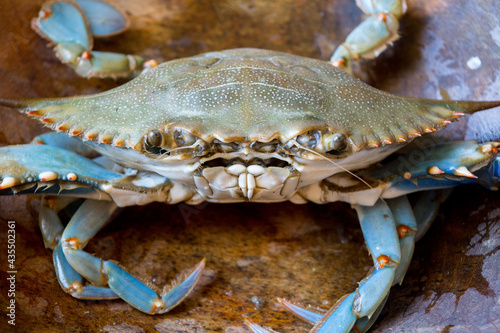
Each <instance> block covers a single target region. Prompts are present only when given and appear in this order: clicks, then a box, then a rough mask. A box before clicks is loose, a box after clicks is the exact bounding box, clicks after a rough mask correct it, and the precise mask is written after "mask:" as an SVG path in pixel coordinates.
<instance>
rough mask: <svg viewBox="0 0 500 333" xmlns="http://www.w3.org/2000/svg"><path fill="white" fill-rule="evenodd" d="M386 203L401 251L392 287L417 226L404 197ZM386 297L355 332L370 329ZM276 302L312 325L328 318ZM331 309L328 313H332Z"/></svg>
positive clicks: (400, 276)
mask: <svg viewBox="0 0 500 333" xmlns="http://www.w3.org/2000/svg"><path fill="white" fill-rule="evenodd" d="M386 202H387V205H388V207H389V208H390V210H391V212H392V214H393V217H394V220H395V221H396V230H397V231H398V236H399V246H400V249H401V260H400V264H399V266H397V268H396V272H395V279H394V281H393V285H394V284H396V283H401V282H402V279H403V277H404V275H405V273H406V270H407V269H408V266H409V264H410V261H411V257H412V255H413V249H414V245H415V234H416V227H417V224H416V221H415V217H414V216H413V212H412V208H411V205H410V203H409V202H408V199H407V198H406V196H403V197H400V198H395V199H389V200H386ZM351 295H352V294H351ZM387 297H388V294H387V296H386V297H385V299H384V300H383V301H382V302H381V303H380V305H379V306H378V308H377V310H375V312H374V313H373V314H372V315H371V316H369V317H362V318H360V319H358V320H357V321H356V324H355V326H354V328H355V329H357V331H359V332H366V331H367V330H368V329H369V328H370V327H371V325H372V324H373V323H374V322H375V320H376V319H377V317H378V315H379V314H380V312H381V311H382V309H383V307H384V305H385V303H386V301H387ZM278 301H279V302H280V303H281V305H283V306H284V307H285V309H286V310H288V311H290V312H291V313H293V314H294V315H296V316H297V317H299V318H301V319H303V320H305V321H307V322H309V323H311V324H313V325H314V324H316V323H318V322H319V321H320V320H321V319H322V318H323V317H324V316H328V314H326V315H323V314H319V313H316V312H313V311H310V310H306V309H304V308H301V307H299V306H297V305H295V304H292V303H290V302H288V301H286V300H284V299H281V298H279V299H278ZM337 305H338V304H337ZM337 305H334V306H333V307H332V309H335V308H336V306H337ZM332 309H331V310H330V311H332ZM253 325H255V324H253ZM255 332H257V331H255Z"/></svg>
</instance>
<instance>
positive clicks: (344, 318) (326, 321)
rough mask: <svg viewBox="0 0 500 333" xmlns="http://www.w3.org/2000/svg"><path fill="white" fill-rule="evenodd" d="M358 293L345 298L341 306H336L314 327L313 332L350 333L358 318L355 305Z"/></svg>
mask: <svg viewBox="0 0 500 333" xmlns="http://www.w3.org/2000/svg"><path fill="white" fill-rule="evenodd" d="M355 298H356V293H352V294H349V295H347V296H344V299H343V300H342V298H341V299H340V300H339V301H338V302H342V303H340V305H338V306H337V304H338V302H337V304H335V305H334V306H333V307H332V308H331V309H330V310H329V311H328V312H327V313H326V314H325V315H324V316H323V318H321V320H320V321H318V322H317V323H316V325H314V327H313V328H312V330H311V331H312V332H316V333H337V332H338V333H341V332H344V333H346V332H350V331H351V328H352V327H353V326H354V324H355V323H356V320H357V318H356V316H355V315H354V309H353V305H354V302H355Z"/></svg>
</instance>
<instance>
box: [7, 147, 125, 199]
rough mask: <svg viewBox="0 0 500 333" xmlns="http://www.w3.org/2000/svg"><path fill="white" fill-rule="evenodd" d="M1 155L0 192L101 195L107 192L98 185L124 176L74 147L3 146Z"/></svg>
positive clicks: (97, 196)
mask: <svg viewBox="0 0 500 333" xmlns="http://www.w3.org/2000/svg"><path fill="white" fill-rule="evenodd" d="M0 156H1V159H0V194H7V195H8V194H11V193H12V192H14V193H18V192H21V193H39V194H57V195H61V194H70V193H71V194H78V195H80V196H82V197H92V196H95V197H96V198H99V197H102V196H103V195H104V196H105V194H104V193H102V192H100V193H99V192H98V191H99V185H102V184H108V183H109V182H112V181H118V180H119V179H122V178H123V177H124V175H122V174H119V173H116V172H113V171H110V170H107V169H104V168H103V167H101V166H100V165H98V164H96V163H94V162H92V161H90V160H89V159H87V158H84V157H82V156H80V155H78V154H75V153H73V152H71V151H68V150H64V149H61V148H57V147H51V146H47V145H17V146H7V147H1V148H0ZM55 184H58V185H59V186H54V185H55Z"/></svg>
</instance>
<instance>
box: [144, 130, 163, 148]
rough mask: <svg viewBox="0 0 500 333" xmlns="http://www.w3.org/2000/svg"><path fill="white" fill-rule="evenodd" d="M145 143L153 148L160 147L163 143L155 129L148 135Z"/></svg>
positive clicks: (160, 135)
mask: <svg viewBox="0 0 500 333" xmlns="http://www.w3.org/2000/svg"><path fill="white" fill-rule="evenodd" d="M146 142H147V143H148V144H149V145H151V146H153V147H160V146H161V145H162V143H163V135H162V134H161V132H160V131H159V130H157V129H155V130H152V131H151V132H149V133H148V136H147V138H146Z"/></svg>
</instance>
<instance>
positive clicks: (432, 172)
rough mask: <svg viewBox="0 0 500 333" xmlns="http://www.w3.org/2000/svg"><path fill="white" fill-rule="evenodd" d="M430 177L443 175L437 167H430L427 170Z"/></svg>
mask: <svg viewBox="0 0 500 333" xmlns="http://www.w3.org/2000/svg"><path fill="white" fill-rule="evenodd" d="M427 173H429V174H430V175H441V174H443V173H444V171H443V170H441V169H439V168H438V167H437V166H432V167H430V168H429V169H428V170H427Z"/></svg>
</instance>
